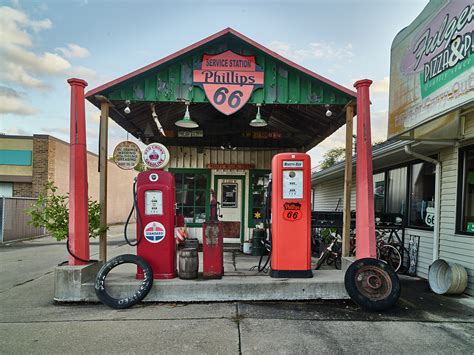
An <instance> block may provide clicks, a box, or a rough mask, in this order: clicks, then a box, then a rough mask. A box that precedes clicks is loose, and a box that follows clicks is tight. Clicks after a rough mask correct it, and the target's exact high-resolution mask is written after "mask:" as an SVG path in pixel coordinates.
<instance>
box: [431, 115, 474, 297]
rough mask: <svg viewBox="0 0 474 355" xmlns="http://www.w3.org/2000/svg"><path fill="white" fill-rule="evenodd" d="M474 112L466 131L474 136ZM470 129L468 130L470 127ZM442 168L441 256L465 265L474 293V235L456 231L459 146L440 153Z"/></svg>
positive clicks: (471, 292) (469, 291)
mask: <svg viewBox="0 0 474 355" xmlns="http://www.w3.org/2000/svg"><path fill="white" fill-rule="evenodd" d="M473 120H474V119H473V117H472V115H471V117H470V119H469V121H468V120H466V130H465V132H466V133H467V132H471V131H472V133H470V137H469V136H465V137H466V138H472V137H474V122H473ZM468 128H469V129H468ZM440 160H441V163H442V168H441V219H440V222H441V225H440V243H439V257H440V258H441V259H444V260H446V261H447V262H449V263H457V264H460V265H462V266H464V267H465V268H466V270H467V273H468V278H469V280H468V286H467V290H466V293H467V294H469V295H474V236H469V235H461V234H456V232H455V231H456V208H457V206H456V203H457V190H458V188H457V187H458V160H459V151H458V148H457V147H456V148H447V149H444V150H442V151H441V152H440Z"/></svg>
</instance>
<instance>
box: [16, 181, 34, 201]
mask: <svg viewBox="0 0 474 355" xmlns="http://www.w3.org/2000/svg"><path fill="white" fill-rule="evenodd" d="M32 196H33V184H32V183H31V182H14V183H13V197H32Z"/></svg>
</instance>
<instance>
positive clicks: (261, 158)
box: [168, 146, 296, 243]
mask: <svg viewBox="0 0 474 355" xmlns="http://www.w3.org/2000/svg"><path fill="white" fill-rule="evenodd" d="M168 149H169V151H170V156H171V159H170V163H169V166H168V167H169V168H189V169H207V164H210V163H212V164H254V165H255V167H254V169H266V170H271V166H272V158H273V156H274V155H275V154H277V153H282V152H291V151H296V150H295V149H279V150H249V149H246V150H243V149H240V150H228V149H226V150H222V149H216V148H204V149H198V148H196V147H173V146H171V147H168ZM215 175H242V176H245V180H244V182H245V195H244V197H245V203H244V206H245V207H244V208H245V210H244V220H243V221H241V223H243V224H244V240H249V239H250V236H251V235H252V230H253V228H249V227H248V208H249V201H248V196H249V186H250V174H249V170H212V171H211V187H212V186H214V176H215ZM188 230H189V235H190V237H193V238H198V239H199V240H200V241H202V228H201V227H196V228H189V229H188ZM225 242H233V243H235V242H239V241H238V240H236V239H229V240H227V239H226V240H225Z"/></svg>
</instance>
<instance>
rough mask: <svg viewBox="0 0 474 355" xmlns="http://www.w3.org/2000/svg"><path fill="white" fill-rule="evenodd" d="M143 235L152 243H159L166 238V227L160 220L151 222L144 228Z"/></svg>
mask: <svg viewBox="0 0 474 355" xmlns="http://www.w3.org/2000/svg"><path fill="white" fill-rule="evenodd" d="M143 235H144V236H145V238H146V240H148V241H149V242H150V243H159V242H161V241H162V240H163V239H165V237H166V229H165V226H164V225H162V224H161V223H160V222H150V223H148V224H147V225H146V226H145V228H144V229H143Z"/></svg>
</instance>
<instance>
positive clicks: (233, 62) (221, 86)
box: [193, 51, 264, 115]
mask: <svg viewBox="0 0 474 355" xmlns="http://www.w3.org/2000/svg"><path fill="white" fill-rule="evenodd" d="M263 80H264V72H263V70H262V69H261V68H260V67H259V66H258V65H257V64H256V63H255V57H254V56H247V55H246V56H242V55H239V54H237V53H234V52H232V51H225V52H223V53H220V54H217V55H209V54H204V55H203V57H202V62H201V67H200V68H198V69H195V70H194V73H193V84H195V85H199V86H201V87H202V88H203V90H204V92H205V93H206V97H207V98H208V100H209V102H210V103H211V104H212V106H214V107H215V108H216V109H217V110H218V111H220V112H222V113H223V114H224V115H232V114H233V113H235V112H237V111H238V110H240V109H241V108H242V107H243V106H244V105H245V104H246V103H247V101H248V100H249V99H250V96H251V95H252V92H253V90H254V89H256V88H260V87H263Z"/></svg>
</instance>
